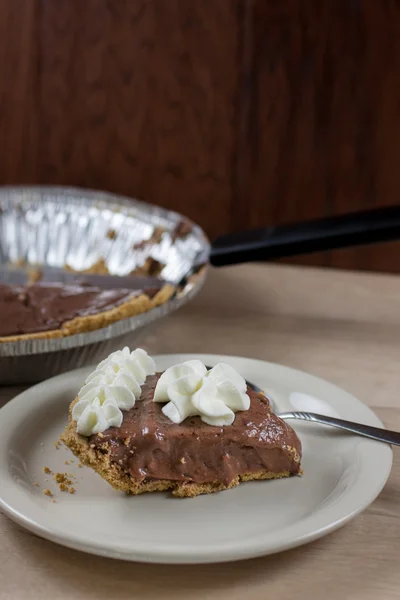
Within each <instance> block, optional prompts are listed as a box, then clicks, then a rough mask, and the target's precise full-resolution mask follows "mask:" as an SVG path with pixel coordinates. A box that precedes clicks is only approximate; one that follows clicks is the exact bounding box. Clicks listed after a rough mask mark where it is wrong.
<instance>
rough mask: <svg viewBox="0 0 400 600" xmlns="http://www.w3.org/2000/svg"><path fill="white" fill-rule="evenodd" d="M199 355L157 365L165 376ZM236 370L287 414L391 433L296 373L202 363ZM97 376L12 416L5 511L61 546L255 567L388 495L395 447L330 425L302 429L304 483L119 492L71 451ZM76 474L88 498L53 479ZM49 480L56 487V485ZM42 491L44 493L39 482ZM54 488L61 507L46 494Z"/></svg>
mask: <svg viewBox="0 0 400 600" xmlns="http://www.w3.org/2000/svg"><path fill="white" fill-rule="evenodd" d="M190 358H194V357H193V356H192V355H169V356H159V357H157V358H156V362H157V367H158V369H164V368H166V367H169V366H171V365H172V364H175V363H177V362H181V361H182V360H188V359H190ZM197 358H200V359H201V360H203V361H204V363H206V364H207V365H213V364H215V363H217V362H218V361H221V360H223V361H225V362H229V363H231V364H232V365H233V366H234V367H235V368H236V369H237V370H238V371H240V372H241V373H242V375H243V376H244V377H246V379H248V380H249V381H252V382H254V383H255V384H257V385H258V386H260V387H261V388H263V389H264V390H266V391H267V392H269V393H270V394H271V395H272V397H273V399H274V403H275V406H276V408H277V410H278V411H279V410H282V411H283V410H288V409H291V408H293V407H294V408H296V409H297V410H303V409H304V410H313V411H314V412H320V413H325V414H330V415H335V416H340V417H344V418H347V419H351V420H354V421H360V422H363V423H367V424H369V425H376V426H382V423H381V422H380V421H379V419H378V418H377V417H376V416H375V415H374V414H373V413H372V412H371V411H370V410H369V408H367V407H366V406H365V405H364V404H362V403H361V402H360V401H359V400H357V399H356V398H354V397H353V396H351V395H350V394H348V393H346V392H344V391H343V390H341V389H339V388H337V387H335V386H334V385H332V384H330V383H327V382H325V381H322V380H321V379H317V378H316V377H312V376H311V375H308V374H306V373H302V372H299V371H295V370H293V369H289V368H287V367H283V366H280V365H275V364H271V363H266V362H262V361H257V360H250V359H246V358H238V357H227V356H214V355H203V356H197ZM89 371H90V369H88V368H85V369H79V370H77V371H72V372H70V373H66V374H63V375H60V376H58V377H54V378H53V379H49V380H48V381H46V382H44V383H40V384H39V385H36V386H35V387H32V388H30V389H29V390H28V391H26V392H24V393H23V394H20V395H19V396H18V397H17V398H15V399H14V400H12V401H11V402H9V403H8V404H7V405H6V406H5V407H4V408H3V409H2V410H1V411H0V482H1V487H0V506H1V508H2V509H3V510H4V512H5V513H6V514H8V515H9V516H10V517H11V518H12V519H14V520H15V521H16V522H17V523H19V524H20V525H22V526H23V527H26V528H27V529H29V530H30V531H32V532H34V533H36V534H38V535H39V536H42V537H44V538H46V539H49V540H52V541H54V542H57V543H60V544H63V545H65V546H69V547H71V548H77V549H79V550H83V551H86V552H91V553H93V554H100V555H103V556H110V557H114V558H120V559H126V560H138V561H146V562H159V563H206V562H220V561H228V560H237V559H242V558H250V557H254V556H259V555H263V554H269V553H273V552H278V551H281V550H286V549H288V548H292V547H294V546H298V545H300V544H304V543H306V542H310V541H311V540H314V539H316V538H318V537H321V536H322V535H325V534H327V533H329V532H330V531H332V530H334V529H336V528H338V527H340V526H341V525H343V524H344V523H345V522H346V521H348V520H349V519H351V518H352V517H354V516H355V515H356V514H357V513H359V512H360V511H362V510H363V509H364V508H366V506H368V505H369V504H370V503H371V502H372V501H373V500H374V499H375V498H376V496H377V495H378V494H379V492H380V491H381V489H382V487H383V486H384V484H385V482H386V480H387V478H388V476H389V473H390V468H391V464H392V451H391V448H390V447H389V446H387V445H385V444H381V443H379V442H374V441H372V440H368V439H365V438H361V437H356V436H353V435H349V434H343V433H341V432H338V431H337V430H333V429H329V428H325V427H323V426H320V425H315V424H310V423H301V422H298V423H297V422H296V421H291V423H292V424H293V425H294V427H295V428H296V430H297V432H298V434H299V436H300V438H301V441H302V444H303V468H304V476H303V477H293V478H290V479H287V480H280V481H256V482H249V483H245V484H241V485H240V486H239V487H237V488H235V489H233V490H230V491H226V492H221V493H218V494H212V495H208V496H199V497H197V498H194V499H176V498H173V497H171V496H170V495H169V494H168V493H159V494H145V495H143V496H136V497H132V496H131V497H129V496H125V495H124V494H123V493H119V492H116V491H115V490H113V489H112V488H111V487H110V486H109V485H108V484H107V483H105V482H104V481H103V480H102V479H101V478H100V477H99V476H98V475H96V474H95V473H94V472H92V471H91V470H90V469H87V468H78V466H77V462H78V461H77V460H75V462H74V463H71V464H69V465H68V466H67V465H65V464H64V463H65V461H66V460H71V458H73V457H72V454H71V453H70V452H69V451H68V450H67V449H65V448H64V447H61V448H60V449H58V450H57V449H56V448H55V447H54V441H55V440H57V439H58V436H59V434H60V433H61V431H62V430H63V428H64V426H65V424H66V422H67V409H68V405H69V403H70V401H71V400H72V399H73V398H74V396H75V393H76V391H77V389H78V388H79V387H80V386H81V384H82V383H83V381H84V379H85V377H86V376H87V375H88V373H89ZM44 466H48V467H50V468H51V469H52V470H53V471H59V472H70V473H72V474H73V475H74V476H75V477H76V484H75V488H76V493H75V494H74V495H69V494H67V493H62V492H60V491H59V490H58V488H57V486H56V484H55V483H54V482H53V481H52V478H51V476H50V475H46V474H45V473H44V472H43V467H44ZM46 479H47V480H48V481H46ZM35 482H36V483H38V484H39V485H38V486H37V485H34V484H35ZM44 488H50V489H51V490H53V492H54V494H55V500H56V502H55V503H52V502H51V498H49V497H48V496H45V495H44V494H43V489H44Z"/></svg>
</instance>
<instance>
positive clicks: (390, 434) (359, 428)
mask: <svg viewBox="0 0 400 600" xmlns="http://www.w3.org/2000/svg"><path fill="white" fill-rule="evenodd" d="M207 369H211V367H208V366H207ZM246 383H247V385H248V386H249V387H251V388H252V389H253V390H254V391H255V392H258V393H260V392H261V393H262V390H261V389H260V388H259V387H258V386H257V385H255V384H254V383H252V382H251V381H246ZM272 408H274V405H273V403H272ZM276 414H277V416H278V417H280V418H281V419H284V420H286V419H298V420H299V421H312V422H313V423H320V424H321V425H330V426H331V427H336V428H337V429H343V430H344V431H350V432H351V433H356V434H357V435H362V436H363V437H367V438H371V439H373V440H378V442H386V443H387V444H392V445H393V446H400V432H398V431H390V430H389V429H382V428H381V427H372V426H371V425H363V424H362V423H354V421H345V420H344V419H337V418H336V417H328V416H326V415H319V414H317V413H310V412H298V411H294V412H284V413H276Z"/></svg>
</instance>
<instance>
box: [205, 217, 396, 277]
mask: <svg viewBox="0 0 400 600" xmlns="http://www.w3.org/2000/svg"><path fill="white" fill-rule="evenodd" d="M398 239H400V205H397V206H388V207H384V208H376V209H372V210H365V211H361V212H354V213H349V214H345V215H340V216H335V217H329V218H325V219H316V220H313V221H306V222H301V223H297V224H296V223H295V224H292V225H282V226H278V227H266V228H262V229H254V230H250V231H244V232H242V233H233V234H229V235H223V236H221V237H218V238H217V239H216V240H215V241H214V243H213V244H212V246H211V252H210V258H209V260H210V262H211V264H212V265H214V266H215V267H219V266H224V265H231V264H239V263H243V262H250V261H264V260H271V259H277V258H284V257H289V256H297V255H300V254H310V253H313V252H321V251H326V250H337V249H339V248H347V247H350V246H360V245H365V244H373V243H377V242H389V241H392V240H398Z"/></svg>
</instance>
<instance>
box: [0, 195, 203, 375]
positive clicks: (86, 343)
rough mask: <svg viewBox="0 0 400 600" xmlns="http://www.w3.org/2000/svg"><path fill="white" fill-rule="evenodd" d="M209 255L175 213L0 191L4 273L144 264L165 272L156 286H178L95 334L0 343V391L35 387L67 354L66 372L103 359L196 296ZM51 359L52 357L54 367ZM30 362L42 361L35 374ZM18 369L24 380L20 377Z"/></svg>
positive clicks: (98, 199) (116, 200)
mask: <svg viewBox="0 0 400 600" xmlns="http://www.w3.org/2000/svg"><path fill="white" fill-rule="evenodd" d="M179 223H184V224H186V225H188V227H189V229H190V231H189V233H188V234H187V235H185V236H184V237H183V238H182V239H180V238H178V239H176V240H175V239H174V232H175V231H176V227H177V225H178V224H179ZM156 230H162V231H163V233H162V235H160V236H159V239H158V241H157V242H155V243H149V244H146V243H145V240H148V239H149V238H151V236H152V235H153V233H154V231H156ZM110 232H112V235H110ZM209 251H210V246H209V242H208V240H207V238H206V236H205V234H204V232H203V231H202V229H201V228H200V227H198V226H197V225H195V224H193V223H192V222H191V221H189V220H188V219H186V218H185V217H183V216H182V215H180V214H178V213H176V212H173V211H169V210H167V209H163V208H160V207H157V206H153V205H151V204H147V203H145V202H141V201H138V200H134V199H130V198H126V197H122V196H117V195H115V194H110V193H107V192H98V191H95V190H86V189H77V188H64V187H3V188H0V263H2V264H3V265H5V264H10V263H13V264H15V263H21V262H23V263H24V264H28V265H29V264H30V265H37V264H43V265H49V266H55V267H64V266H65V265H69V266H71V267H72V268H74V269H76V270H83V269H86V268H90V267H91V266H92V265H93V264H96V262H98V261H99V260H104V262H105V264H106V265H107V269H108V272H110V273H112V274H115V275H127V274H128V273H130V271H132V270H133V269H135V268H136V267H140V266H141V264H143V263H144V262H145V261H146V259H147V258H148V257H151V258H153V259H155V260H158V261H160V262H162V263H163V264H164V267H163V269H162V272H161V277H162V278H164V279H165V280H168V281H170V282H171V283H173V284H175V285H178V284H179V283H180V282H182V280H183V279H184V281H185V282H184V284H183V285H182V286H180V287H179V290H178V292H177V294H176V295H175V296H174V297H173V298H171V299H170V300H169V301H168V302H166V303H165V304H163V305H161V306H159V307H156V308H154V309H152V310H150V311H149V312H146V313H142V314H139V315H137V316H134V317H130V318H128V319H122V320H119V321H117V322H115V323H113V324H111V325H108V326H107V327H104V328H102V329H97V330H94V331H90V332H87V333H79V334H77V335H72V336H67V337H62V338H50V339H45V338H43V339H38V340H28V339H27V340H20V341H13V342H3V343H0V383H6V382H7V383H10V382H12V383H15V382H20V381H22V380H24V381H25V380H26V381H39V380H41V379H44V378H46V377H48V376H50V375H53V374H54V373H59V372H61V371H64V370H66V369H65V368H64V363H63V361H62V355H63V354H64V356H65V358H67V356H66V353H67V354H68V360H66V361H65V364H68V368H76V367H78V366H83V365H85V364H88V361H89V360H90V362H95V361H96V360H97V358H98V357H104V353H105V352H108V350H110V349H111V350H110V351H112V349H115V347H119V346H120V345H122V343H123V340H126V339H129V338H132V333H133V332H135V331H137V330H138V329H142V328H143V327H145V326H146V325H147V324H149V323H152V322H154V321H155V320H157V319H160V318H162V317H164V316H166V315H168V314H169V313H171V312H172V311H174V310H177V309H178V308H179V307H181V306H182V305H184V304H185V303H186V302H188V301H189V300H190V299H191V298H192V297H193V296H194V295H196V294H197V292H198V291H199V290H200V288H201V286H202V284H203V282H204V279H205V274H206V268H202V267H203V266H204V267H205V266H206V265H207V262H208V256H209ZM199 270H200V271H199ZM196 272H197V275H194V274H195V273H196ZM192 274H193V276H192ZM85 349H86V350H85ZM89 349H90V351H89ZM53 355H54V359H55V358H56V357H57V361H56V363H57V364H54V365H52V356H53ZM35 357H36V358H39V357H41V359H40V361H39V362H38V363H37V367H38V370H39V372H38V373H37V374H35V368H34V367H33V363H36V362H37V361H36V360H34V359H35ZM99 360H101V358H100V359H99ZM45 365H46V366H45ZM23 368H27V370H28V371H29V372H30V373H31V375H27V374H25V375H24V376H23V375H22V373H21V371H22V369H23ZM26 377H28V379H26Z"/></svg>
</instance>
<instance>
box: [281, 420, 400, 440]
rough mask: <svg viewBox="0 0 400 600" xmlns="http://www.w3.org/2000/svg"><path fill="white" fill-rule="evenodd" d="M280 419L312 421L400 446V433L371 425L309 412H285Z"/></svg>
mask: <svg viewBox="0 0 400 600" xmlns="http://www.w3.org/2000/svg"><path fill="white" fill-rule="evenodd" d="M279 417H280V418H281V419H300V420H301V421H313V422H314V423H322V424H323V425H331V426H332V427H337V428H338V429H344V430H345V431H351V433H357V434H358V435H363V436H364V437H368V438H372V439H373V440H378V441H379V442H386V443H387V444H392V445H394V446H400V432H398V431H390V430H389V429H381V428H380V427H372V426H371V425H362V424H361V423H353V421H345V420H344V419H336V418H334V417H327V416H325V415H318V414H317V413H309V412H286V413H280V414H279Z"/></svg>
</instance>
